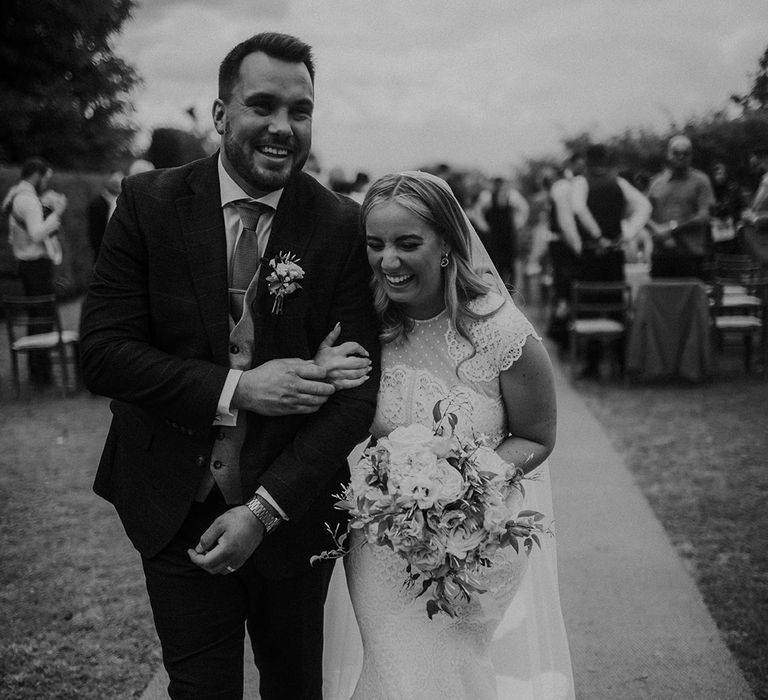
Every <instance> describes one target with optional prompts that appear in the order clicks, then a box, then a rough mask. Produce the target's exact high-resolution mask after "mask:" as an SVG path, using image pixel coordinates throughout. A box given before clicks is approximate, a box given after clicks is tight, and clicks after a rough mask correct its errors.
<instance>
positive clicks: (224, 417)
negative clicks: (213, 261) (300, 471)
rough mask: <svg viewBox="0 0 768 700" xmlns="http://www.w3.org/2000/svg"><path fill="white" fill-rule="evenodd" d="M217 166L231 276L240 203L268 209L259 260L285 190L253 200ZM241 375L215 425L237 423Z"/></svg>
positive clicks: (226, 391) (260, 229)
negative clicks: (236, 399) (235, 400)
mask: <svg viewBox="0 0 768 700" xmlns="http://www.w3.org/2000/svg"><path fill="white" fill-rule="evenodd" d="M218 167H219V190H220V194H221V207H222V209H223V212H224V230H225V232H226V236H227V270H228V275H231V273H232V271H231V266H232V253H233V252H234V250H235V246H236V245H237V240H238V238H239V237H240V235H241V234H242V232H243V224H242V222H241V221H240V214H238V212H237V203H238V202H242V201H244V200H245V201H248V202H258V203H259V204H262V205H264V206H265V211H264V213H263V214H262V215H261V217H260V218H259V223H258V225H257V227H256V236H257V238H258V242H259V257H262V256H263V255H264V251H265V250H266V248H267V241H268V240H269V235H270V233H271V232H272V221H273V220H274V218H275V210H276V209H277V205H278V204H279V203H280V197H281V196H282V194H283V190H282V188H281V189H279V190H275V191H274V192H270V193H269V194H266V195H264V196H263V197H260V198H259V199H254V198H253V197H251V196H250V195H248V194H246V193H245V192H244V191H243V189H242V188H241V187H240V185H238V184H237V183H236V182H235V181H234V180H233V179H232V178H231V177H230V175H229V173H228V172H227V171H226V169H225V168H224V164H223V163H222V161H221V154H219V161H218ZM242 374H243V372H242V370H239V369H230V370H229V374H228V375H227V379H226V381H225V382H224V387H223V388H222V390H221V395H220V396H219V405H218V410H217V412H216V419H215V420H214V422H213V424H214V425H235V424H236V422H237V409H232V408H231V406H230V404H231V403H232V397H233V396H234V393H235V389H236V388H237V383H238V382H239V381H240V377H241V376H242ZM256 493H259V494H261V495H262V496H264V498H266V499H267V501H269V503H270V504H272V505H273V506H274V507H275V508H276V509H277V511H278V512H279V513H280V515H282V517H283V518H285V517H286V516H285V512H284V511H283V509H282V508H280V506H279V505H278V504H277V503H276V502H275V500H274V499H273V498H272V496H270V495H269V492H268V491H267V490H266V489H265V488H264V487H263V486H260V487H259V488H258V490H257V491H256ZM249 498H250V496H249Z"/></svg>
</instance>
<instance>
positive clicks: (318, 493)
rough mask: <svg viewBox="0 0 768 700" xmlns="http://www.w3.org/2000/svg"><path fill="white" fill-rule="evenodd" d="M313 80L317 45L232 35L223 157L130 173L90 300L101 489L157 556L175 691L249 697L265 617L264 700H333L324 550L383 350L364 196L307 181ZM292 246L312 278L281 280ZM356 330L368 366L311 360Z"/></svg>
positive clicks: (155, 570) (223, 100)
mask: <svg viewBox="0 0 768 700" xmlns="http://www.w3.org/2000/svg"><path fill="white" fill-rule="evenodd" d="M313 86H314V67H313V63H312V57H311V51H310V48H309V47H308V46H307V45H306V44H303V43H302V42H300V41H299V40H298V39H295V38H294V37H289V36H286V35H280V34H260V35H256V36H254V37H252V38H251V39H248V40H247V41H245V42H243V43H241V44H239V45H238V46H237V47H235V48H234V49H233V50H232V51H231V52H230V53H229V54H228V55H227V57H226V58H225V59H224V61H223V62H222V64H221V67H220V71H219V97H218V98H217V99H216V100H215V102H214V106H213V119H214V123H215V126H216V130H217V131H218V133H219V134H220V135H221V151H220V153H219V154H217V155H216V156H213V157H211V158H207V159H203V160H200V161H196V162H194V163H191V164H189V165H185V166H182V167H180V168H173V169H167V170H157V171H152V172H149V173H144V174H141V175H136V176H133V177H128V178H127V179H126V180H125V181H124V184H123V191H122V194H121V195H120V197H119V199H118V202H117V208H116V210H115V213H114V214H113V216H112V218H111V219H110V222H109V224H108V227H107V231H106V234H105V237H104V240H103V242H102V246H101V252H100V255H99V259H98V261H97V264H96V267H95V270H94V281H93V283H92V284H91V287H90V289H89V293H88V296H87V299H86V302H85V304H84V308H83V315H82V329H81V330H82V336H81V342H82V358H83V369H84V376H85V380H86V383H87V385H88V386H89V388H90V389H91V390H92V391H94V392H96V393H101V394H105V395H107V396H110V397H112V398H113V401H112V404H111V408H112V412H113V420H112V425H111V428H110V431H109V434H108V436H107V441H106V445H105V448H104V452H103V455H102V459H101V462H100V465H99V470H98V473H97V476H96V483H95V486H94V488H95V490H96V492H97V493H98V494H100V495H101V496H103V497H105V498H106V499H108V500H110V501H111V502H112V503H113V504H114V505H115V508H116V509H117V512H118V514H119V516H120V518H121V520H122V522H123V525H124V527H125V529H126V532H127V534H128V536H129V537H130V539H131V541H132V542H133V543H134V545H135V546H136V548H137V549H138V550H139V552H140V553H141V556H142V562H143V565H144V571H145V576H146V580H147V590H148V592H149V597H150V602H151V605H152V610H153V614H154V619H155V625H156V628H157V631H158V635H159V637H160V641H161V644H162V648H163V661H164V664H165V666H166V668H167V670H168V673H169V675H170V679H171V681H170V685H169V693H170V695H171V696H172V697H174V698H182V697H184V698H186V697H217V698H241V697H242V685H243V668H242V658H243V657H242V649H243V639H244V628H245V626H246V625H247V629H248V632H249V636H250V638H251V640H252V644H253V652H254V658H255V661H256V664H257V666H258V668H259V672H260V679H261V689H260V690H261V696H262V697H263V698H265V700H269V699H270V698H320V697H321V685H322V671H321V668H322V663H321V661H322V630H323V604H324V600H325V594H326V591H327V588H328V582H329V579H330V574H331V568H332V562H331V563H330V565H328V562H326V563H324V564H321V565H320V566H319V567H315V568H313V567H310V564H309V559H310V556H312V555H313V554H317V553H319V552H320V551H322V550H323V549H327V548H328V547H329V545H330V544H331V543H330V542H329V538H328V536H327V532H326V527H325V524H326V523H330V524H331V525H333V524H334V523H335V522H338V521H339V520H340V517H341V516H340V514H339V512H338V511H336V510H334V508H333V502H334V500H335V499H334V498H333V497H332V495H331V494H333V493H338V491H339V485H340V484H341V483H342V482H343V481H345V480H346V479H347V478H348V470H347V463H346V457H347V454H348V453H349V452H350V451H351V449H352V448H353V447H354V445H355V444H356V443H358V442H359V441H361V440H362V439H364V437H365V436H366V434H367V430H368V427H369V425H370V423H371V420H372V417H373V411H374V406H375V397H376V392H377V385H378V371H379V370H378V356H379V348H378V345H377V324H376V321H375V316H374V312H373V307H372V301H371V295H370V291H369V286H368V280H369V274H370V272H369V267H368V264H367V261H366V255H365V248H364V240H363V237H362V235H361V234H360V233H359V230H358V205H357V204H355V203H354V202H352V201H351V200H349V199H347V198H345V197H342V196H339V195H335V194H333V193H331V192H329V191H328V190H326V189H325V188H323V187H322V186H321V185H319V184H318V183H317V182H316V181H315V180H314V179H313V178H311V177H310V176H309V175H306V174H305V173H302V172H301V168H302V166H303V164H304V162H305V161H306V158H307V156H308V154H309V150H310V145H311V123H312V110H313V102H314V87H313ZM249 212H250V213H249ZM254 212H255V216H253V215H254ZM241 222H242V223H241ZM249 245H251V246H256V248H252V250H253V252H252V253H251V254H249V255H248V256H244V255H243V250H247V249H248V248H247V246H249ZM287 256H291V259H293V260H296V259H298V260H297V262H296V265H298V266H299V267H300V269H301V271H303V278H302V279H301V280H300V284H301V287H300V288H299V287H297V286H296V285H295V284H294V285H291V284H287V283H286V284H285V285H283V286H282V287H281V286H280V285H279V284H276V282H279V281H280V275H283V277H285V275H286V274H287V273H286V270H287V267H286V266H285V265H282V266H281V265H280V262H281V260H282V261H285V260H286V258H287ZM245 258H247V261H250V262H251V263H252V264H254V265H258V264H259V261H261V264H260V266H259V269H258V270H257V271H256V272H255V274H254V276H253V278H252V279H251V278H250V277H249V279H250V281H249V282H248V281H246V282H238V277H240V276H241V274H242V269H241V268H242V265H243V261H244V259H245ZM293 269H294V271H296V268H295V267H294V268H293ZM228 270H229V274H228ZM294 281H296V280H294ZM286 282H287V280H286ZM283 292H284V293H283ZM278 299H280V303H276V302H277V301H278ZM281 305H282V308H279V307H280V306H281ZM337 322H339V323H340V333H341V337H340V338H339V341H357V342H359V343H360V345H359V346H356V347H357V350H358V353H359V354H362V355H366V354H368V355H369V357H370V360H369V359H367V358H366V357H344V358H341V359H339V363H340V364H338V365H336V367H337V368H338V369H335V368H333V367H332V368H331V369H328V368H327V367H326V366H325V365H323V366H321V365H319V364H318V363H315V362H313V361H312V358H313V356H314V354H315V352H316V350H317V348H318V347H319V346H320V345H321V343H322V342H323V340H324V338H325V337H326V335H327V334H328V332H329V331H330V330H331V329H332V328H334V325H335V324H336V323H337ZM346 344H347V343H343V345H342V346H341V347H344V346H345V345H346ZM367 371H370V376H369V379H368V381H367V382H365V383H362V384H360V385H359V386H356V387H354V388H344V389H341V388H340V387H341V386H345V384H343V383H341V384H339V383H335V377H340V376H349V377H354V378H355V379H360V380H361V379H362V378H363V375H364V374H365V373H366V372H367ZM344 372H347V373H349V374H347V375H345V374H344ZM351 383H352V384H354V383H356V382H355V381H351Z"/></svg>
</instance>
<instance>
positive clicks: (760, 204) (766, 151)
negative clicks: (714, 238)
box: [744, 143, 768, 222]
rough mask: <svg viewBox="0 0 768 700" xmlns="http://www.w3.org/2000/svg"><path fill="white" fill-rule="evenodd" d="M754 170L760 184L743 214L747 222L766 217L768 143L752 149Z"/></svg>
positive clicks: (767, 205) (767, 210)
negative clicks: (757, 174)
mask: <svg viewBox="0 0 768 700" xmlns="http://www.w3.org/2000/svg"><path fill="white" fill-rule="evenodd" d="M752 156H753V159H754V168H755V171H756V172H757V173H759V174H760V182H759V184H758V186H757V189H756V190H755V193H754V195H753V196H752V201H751V202H750V204H749V208H748V209H747V210H746V211H745V212H744V218H745V219H746V220H747V221H752V222H754V221H756V220H757V219H759V218H762V217H766V216H768V143H765V144H761V145H759V146H756V147H755V148H753V149H752Z"/></svg>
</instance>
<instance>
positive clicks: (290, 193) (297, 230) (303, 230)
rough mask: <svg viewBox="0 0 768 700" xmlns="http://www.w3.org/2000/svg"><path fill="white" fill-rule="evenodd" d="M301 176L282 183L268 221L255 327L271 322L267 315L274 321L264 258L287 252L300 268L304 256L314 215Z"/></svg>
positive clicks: (270, 323)
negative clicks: (269, 226)
mask: <svg viewBox="0 0 768 700" xmlns="http://www.w3.org/2000/svg"><path fill="white" fill-rule="evenodd" d="M301 177H302V176H301V175H299V176H298V177H297V178H295V179H294V180H293V181H292V182H290V183H289V184H288V185H286V187H285V190H284V191H283V195H282V196H281V197H280V204H279V205H278V207H277V211H276V212H275V218H274V219H273V221H272V232H271V233H270V235H269V241H268V242H267V248H266V250H265V252H264V258H263V260H264V262H263V263H262V265H261V268H260V269H259V279H258V288H257V294H256V299H255V301H254V303H255V305H256V308H255V309H254V310H255V312H256V313H255V316H256V323H257V326H264V330H266V328H271V327H272V326H273V325H274V324H273V323H272V322H270V320H269V319H270V317H272V320H274V315H273V314H272V302H273V301H274V299H273V298H272V297H271V296H270V294H269V290H268V289H267V277H268V276H269V274H270V272H271V268H270V266H269V262H268V261H269V260H272V259H273V258H275V256H277V255H278V254H280V253H290V254H292V255H294V256H295V257H297V258H299V265H301V266H302V267H304V265H305V262H304V255H305V253H306V250H307V248H308V246H309V242H310V240H311V238H312V234H313V233H314V231H315V228H316V226H317V221H318V215H317V212H316V211H315V209H314V207H312V203H311V201H310V200H311V198H310V197H309V193H308V192H307V191H306V188H305V187H304V186H303V183H302V182H301ZM305 272H306V268H305ZM257 338H258V334H257Z"/></svg>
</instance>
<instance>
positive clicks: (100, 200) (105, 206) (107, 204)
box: [88, 170, 124, 260]
mask: <svg viewBox="0 0 768 700" xmlns="http://www.w3.org/2000/svg"><path fill="white" fill-rule="evenodd" d="M123 177H124V175H123V172H122V171H121V170H113V171H112V172H111V173H110V174H109V175H108V176H107V178H106V180H105V181H104V185H103V186H102V188H101V190H99V192H98V194H97V195H96V196H95V197H94V198H93V199H92V200H91V201H90V202H89V204H88V240H89V241H90V244H91V250H92V251H93V259H94V260H96V256H97V255H98V254H99V248H100V247H101V239H102V238H104V231H105V230H106V228H107V221H109V217H110V216H112V213H113V212H114V211H115V205H116V203H117V196H118V195H119V194H120V187H121V185H122V183H123Z"/></svg>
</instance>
